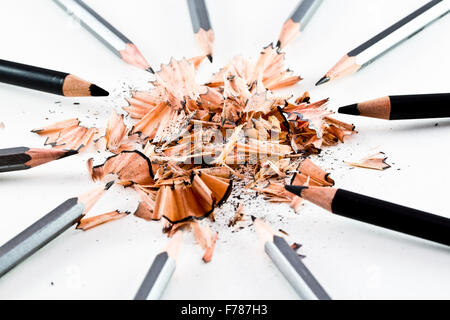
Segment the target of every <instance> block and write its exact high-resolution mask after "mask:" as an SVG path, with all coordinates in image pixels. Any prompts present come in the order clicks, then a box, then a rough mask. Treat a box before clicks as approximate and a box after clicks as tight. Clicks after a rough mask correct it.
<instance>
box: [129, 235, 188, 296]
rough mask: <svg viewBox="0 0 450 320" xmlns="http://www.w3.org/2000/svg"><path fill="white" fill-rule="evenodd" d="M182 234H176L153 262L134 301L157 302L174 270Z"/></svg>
mask: <svg viewBox="0 0 450 320" xmlns="http://www.w3.org/2000/svg"><path fill="white" fill-rule="evenodd" d="M182 238H183V234H182V232H181V231H179V232H177V233H176V234H175V235H174V236H173V238H172V240H171V241H170V242H169V245H168V247H167V250H166V251H164V252H161V253H160V254H158V255H157V256H156V257H155V260H153V263H152V266H151V267H150V270H149V271H148V273H147V275H146V276H145V278H144V281H143V282H142V284H141V286H140V287H139V290H138V291H137V293H136V296H135V297H134V300H159V299H160V298H161V296H162V294H163V293H164V290H165V289H166V287H167V285H168V283H169V281H170V278H172V275H173V273H174V272H175V268H176V257H177V255H178V252H179V250H180V246H181V241H182Z"/></svg>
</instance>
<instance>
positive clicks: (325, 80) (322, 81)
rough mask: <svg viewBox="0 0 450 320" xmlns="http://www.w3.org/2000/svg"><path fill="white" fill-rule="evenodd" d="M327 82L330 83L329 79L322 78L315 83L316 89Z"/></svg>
mask: <svg viewBox="0 0 450 320" xmlns="http://www.w3.org/2000/svg"><path fill="white" fill-rule="evenodd" d="M328 81H330V78H329V77H327V76H323V77H322V78H321V79H320V80H319V81H317V83H316V87H317V86H320V85H321V84H324V83H327V82H328Z"/></svg>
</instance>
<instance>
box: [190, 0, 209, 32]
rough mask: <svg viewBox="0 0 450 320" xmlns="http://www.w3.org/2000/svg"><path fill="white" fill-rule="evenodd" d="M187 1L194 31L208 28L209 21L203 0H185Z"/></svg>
mask: <svg viewBox="0 0 450 320" xmlns="http://www.w3.org/2000/svg"><path fill="white" fill-rule="evenodd" d="M187 3H188V7H189V13H190V15H191V21H192V29H193V30H194V33H197V32H198V31H199V30H200V29H203V30H205V31H208V30H210V29H211V22H210V20H209V13H208V9H207V8H206V4H205V0H187Z"/></svg>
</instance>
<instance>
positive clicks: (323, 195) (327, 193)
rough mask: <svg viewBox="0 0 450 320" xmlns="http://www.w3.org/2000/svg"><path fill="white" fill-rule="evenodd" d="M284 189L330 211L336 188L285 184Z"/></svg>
mask: <svg viewBox="0 0 450 320" xmlns="http://www.w3.org/2000/svg"><path fill="white" fill-rule="evenodd" d="M285 188H286V190H287V191H289V192H291V193H293V194H295V195H297V196H299V197H302V198H303V199H305V200H307V201H309V202H312V203H314V204H315V205H317V206H319V207H321V208H323V209H325V210H327V211H329V212H332V203H333V199H334V196H335V195H336V192H337V190H338V189H336V188H329V187H304V186H290V185H287V186H286V187H285Z"/></svg>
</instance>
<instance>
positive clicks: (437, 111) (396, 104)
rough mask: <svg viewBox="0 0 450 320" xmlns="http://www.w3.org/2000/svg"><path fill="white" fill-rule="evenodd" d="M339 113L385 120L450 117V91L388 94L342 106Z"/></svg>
mask: <svg viewBox="0 0 450 320" xmlns="http://www.w3.org/2000/svg"><path fill="white" fill-rule="evenodd" d="M338 112H339V113H342V114H348V115H354V116H363V117H370V118H378V119H384V120H408V119H430V118H446V117H450V93H438V94H418V95H403V96H386V97H381V98H378V99H374V100H370V101H366V102H360V103H357V104H352V105H348V106H345V107H341V108H339V110H338Z"/></svg>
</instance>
